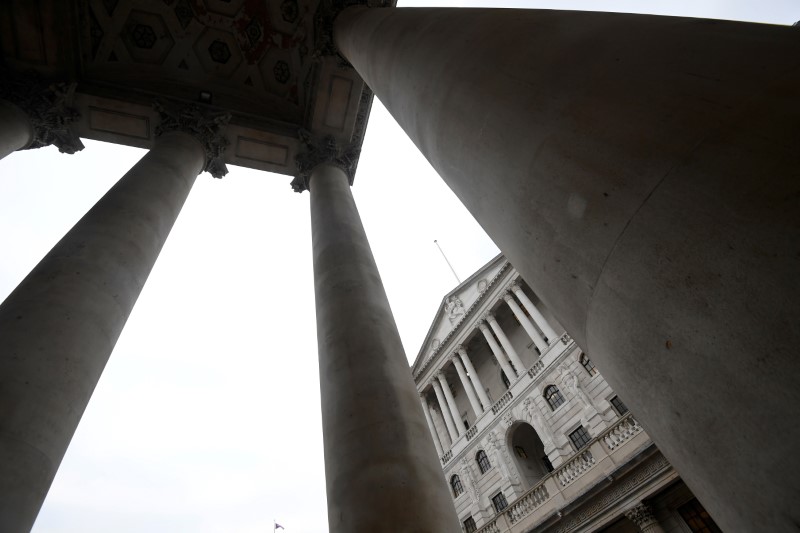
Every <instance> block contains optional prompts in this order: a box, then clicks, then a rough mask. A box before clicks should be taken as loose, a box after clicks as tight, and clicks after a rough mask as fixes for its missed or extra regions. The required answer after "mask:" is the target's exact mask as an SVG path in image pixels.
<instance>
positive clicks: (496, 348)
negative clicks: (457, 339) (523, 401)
mask: <svg viewBox="0 0 800 533" xmlns="http://www.w3.org/2000/svg"><path fill="white" fill-rule="evenodd" d="M478 328H479V329H480V330H481V333H483V338H484V339H486V342H488V343H489V348H490V349H491V350H492V354H494V358H495V359H497V362H498V363H500V368H502V369H503V372H504V373H505V375H506V377H507V378H508V380H509V381H513V380H514V379H516V378H517V373H516V372H515V371H514V369H513V368H511V365H510V364H509V363H508V359H506V354H504V353H503V350H502V349H501V348H500V345H499V344H497V341H496V340H495V338H494V335H493V334H492V332H491V330H490V329H489V326H488V325H487V324H486V321H485V320H483V319H481V320H480V321H478Z"/></svg>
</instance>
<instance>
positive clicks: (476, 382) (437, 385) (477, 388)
mask: <svg viewBox="0 0 800 533" xmlns="http://www.w3.org/2000/svg"><path fill="white" fill-rule="evenodd" d="M514 295H516V296H517V298H519V300H520V302H521V303H522V305H523V306H524V308H525V310H527V311H528V313H529V314H530V316H531V317H532V318H533V319H534V321H535V322H536V325H537V326H538V328H539V329H537V328H536V326H534V324H533V322H531V319H530V318H528V315H526V314H525V312H524V311H523V310H522V308H521V307H520V305H519V304H518V303H517V302H516V300H515V299H514ZM502 300H503V301H505V302H506V303H507V304H508V306H509V307H510V308H511V310H512V312H513V313H514V316H516V317H517V320H518V321H519V323H520V324H521V325H522V327H523V329H524V330H525V332H526V333H527V334H528V336H529V337H530V339H531V340H532V341H533V342H534V344H536V347H537V349H538V350H539V352H540V353H544V352H545V351H546V350H547V348H548V346H549V344H548V343H550V344H552V343H553V342H555V341H556V340H557V339H558V336H557V335H556V332H555V330H553V328H552V327H551V326H550V324H549V323H548V321H547V320H546V319H545V318H544V316H543V315H542V313H541V312H540V311H539V309H538V308H537V307H536V306H535V305H534V304H533V302H532V301H531V300H530V298H528V296H527V295H526V294H525V292H524V291H523V290H522V287H521V286H520V285H519V284H518V283H517V282H516V281H515V282H512V283H511V284H510V285H509V287H508V290H506V291H505V292H504V294H503V296H502ZM478 328H479V329H480V330H481V333H482V334H483V336H484V338H485V339H486V341H487V343H488V344H489V347H490V348H491V351H492V354H493V356H494V357H495V359H496V360H497V362H498V364H499V365H500V367H501V368H502V369H503V372H504V373H505V375H506V376H507V377H508V379H509V380H510V381H513V380H515V379H516V378H518V377H520V376H521V375H522V374H523V373H524V372H525V370H526V368H525V364H524V363H523V362H522V359H521V358H520V356H519V354H518V353H517V351H516V349H515V348H514V346H513V345H512V344H511V341H510V340H509V339H508V336H507V335H506V334H505V332H504V331H503V329H502V328H501V327H500V324H499V323H498V322H497V319H496V318H495V316H494V314H493V313H491V312H488V313H486V314H484V315H483V317H482V318H481V319H480V320H479V321H478ZM540 330H541V333H540ZM492 332H494V333H492ZM495 335H496V336H497V339H499V340H500V345H498V343H497V340H496V339H495ZM501 345H502V348H501ZM449 360H450V361H452V363H453V366H454V367H455V369H456V373H457V374H458V377H459V379H460V381H461V385H462V387H463V388H464V391H466V394H467V398H468V399H469V403H470V406H471V407H472V410H473V412H474V413H475V417H476V418H479V417H480V416H481V415H482V414H483V413H484V412H485V411H487V410H488V409H490V408H491V401H490V400H489V396H488V395H487V394H486V389H485V388H484V386H483V383H481V380H480V377H479V376H478V373H477V372H476V371H475V367H474V366H473V365H472V361H471V360H470V358H469V355H468V354H467V351H466V349H465V348H464V346H463V345H460V344H459V345H458V346H456V348H455V350H454V351H453V353H452V355H451V356H450V358H449ZM430 386H431V388H432V389H433V391H434V394H435V396H436V400H437V402H438V404H439V410H440V412H441V413H442V419H443V420H444V423H445V426H446V427H447V433H448V435H449V437H450V442H451V443H452V442H455V441H456V439H458V438H459V437H461V435H463V434H464V432H465V431H466V429H465V428H464V426H463V424H462V423H461V415H460V413H459V411H458V407H457V406H456V402H455V399H454V398H453V394H452V392H451V390H450V386H449V384H448V382H447V378H446V376H445V374H444V368H441V369H439V371H437V372H436V374H435V376H434V378H433V379H431V381H430ZM420 397H421V399H422V407H423V411H424V412H425V418H426V420H427V423H428V425H429V427H430V431H431V435H432V438H433V443H434V446H435V447H436V451H437V452H438V453H439V455H442V454H443V453H444V448H445V446H443V445H442V442H441V440H440V438H439V434H438V432H437V431H436V429H435V425H434V423H433V419H432V418H431V414H430V411H429V406H428V402H427V400H426V394H425V392H424V391H423V392H422V393H421V394H420Z"/></svg>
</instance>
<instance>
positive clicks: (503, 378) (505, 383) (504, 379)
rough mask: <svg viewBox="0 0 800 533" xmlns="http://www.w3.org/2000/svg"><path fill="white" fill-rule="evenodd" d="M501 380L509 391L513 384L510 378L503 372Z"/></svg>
mask: <svg viewBox="0 0 800 533" xmlns="http://www.w3.org/2000/svg"><path fill="white" fill-rule="evenodd" d="M500 379H502V380H503V385H505V386H506V388H507V389H510V388H511V382H510V381H509V380H508V376H506V373H505V372H503V371H502V370H501V371H500Z"/></svg>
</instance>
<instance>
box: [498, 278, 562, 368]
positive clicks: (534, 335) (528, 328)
mask: <svg viewBox="0 0 800 533" xmlns="http://www.w3.org/2000/svg"><path fill="white" fill-rule="evenodd" d="M503 300H504V301H505V302H506V304H507V305H508V307H510V308H511V312H512V313H514V316H515V317H517V320H519V323H520V324H521V325H522V329H524V330H525V333H527V334H528V337H530V339H531V340H532V341H533V343H534V344H535V345H536V347H537V348H538V349H539V352H541V353H544V352H545V350H547V342H545V340H544V338H543V337H542V336H541V335H539V332H538V331H537V330H536V328H535V327H534V325H533V322H531V320H530V319H529V318H528V315H526V314H525V313H524V312H523V311H522V309H521V308H520V306H519V304H517V302H516V301H515V300H514V295H513V294H511V293H510V292H507V293H505V294H504V295H503ZM550 339H553V337H550ZM553 340H555V339H553Z"/></svg>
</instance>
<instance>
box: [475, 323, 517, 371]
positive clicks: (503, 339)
mask: <svg viewBox="0 0 800 533" xmlns="http://www.w3.org/2000/svg"><path fill="white" fill-rule="evenodd" d="M484 319H485V320H486V322H488V323H489V325H490V326H491V327H492V331H494V333H495V335H497V339H498V340H499V341H500V344H501V345H502V346H503V350H505V352H506V355H508V358H509V359H511V362H512V363H513V365H514V368H516V369H517V374H519V375H522V374H523V373H524V372H525V370H526V368H525V363H523V362H522V359H520V358H519V354H517V351H516V350H515V349H514V347H513V346H512V345H511V341H510V340H508V337H507V336H506V333H505V332H504V331H503V328H501V327H500V324H498V323H497V319H496V318H495V317H494V315H493V314H492V313H486V315H484Z"/></svg>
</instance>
